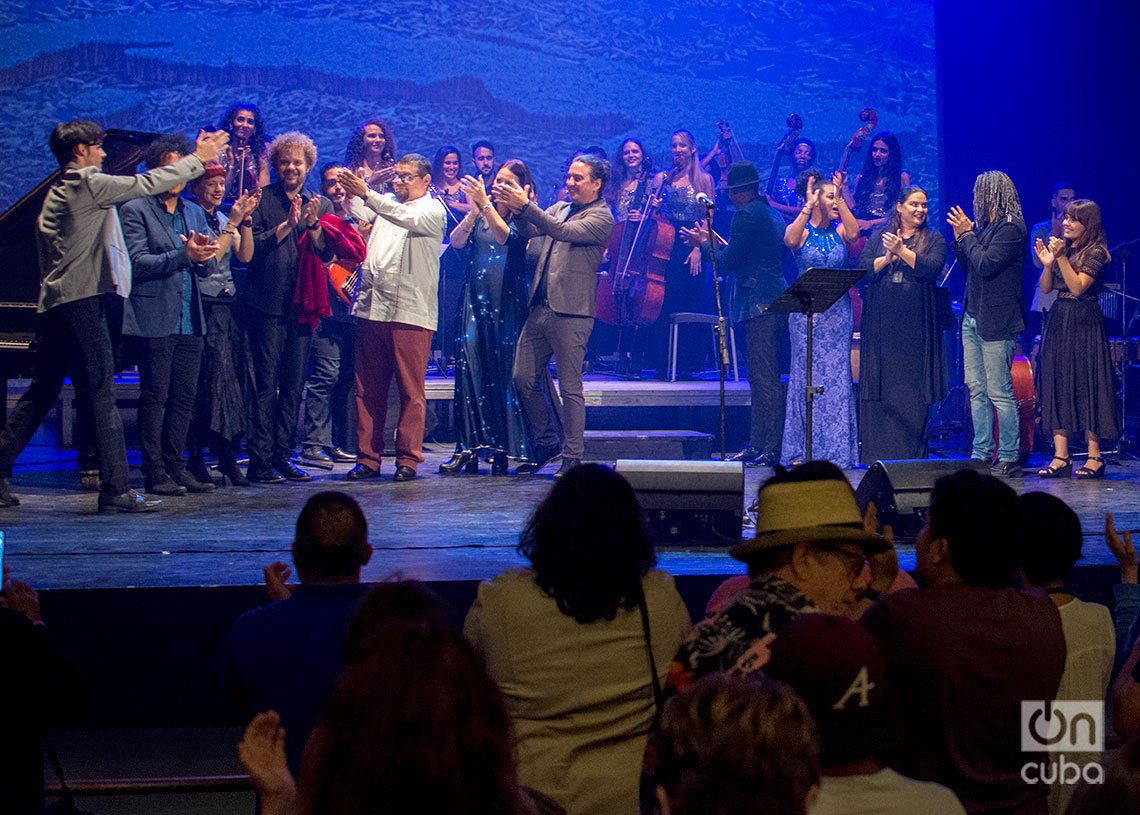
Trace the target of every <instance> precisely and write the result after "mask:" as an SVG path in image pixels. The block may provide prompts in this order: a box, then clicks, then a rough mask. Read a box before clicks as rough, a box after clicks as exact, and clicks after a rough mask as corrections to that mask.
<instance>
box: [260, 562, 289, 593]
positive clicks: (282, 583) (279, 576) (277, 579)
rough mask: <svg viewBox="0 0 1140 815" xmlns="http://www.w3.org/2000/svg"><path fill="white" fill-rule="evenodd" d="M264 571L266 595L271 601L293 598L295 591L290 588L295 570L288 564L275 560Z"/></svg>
mask: <svg viewBox="0 0 1140 815" xmlns="http://www.w3.org/2000/svg"><path fill="white" fill-rule="evenodd" d="M262 571H263V573H264V574H265V593H266V595H268V597H269V599H270V600H288V599H289V598H290V597H292V596H293V590H292V589H291V588H289V586H288V581H289V578H290V577H292V576H293V570H292V569H290V568H289V565H288V564H287V563H282V562H281V561H280V560H275V561H273V562H272V563H270V564H269V565H268V566H266V567H265V568H264V569H263V570H262Z"/></svg>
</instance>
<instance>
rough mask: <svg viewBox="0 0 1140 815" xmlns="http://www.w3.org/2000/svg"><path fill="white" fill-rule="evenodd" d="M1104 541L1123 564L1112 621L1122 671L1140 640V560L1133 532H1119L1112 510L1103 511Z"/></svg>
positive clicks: (1114, 591) (1118, 661)
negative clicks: (1139, 579)
mask: <svg viewBox="0 0 1140 815" xmlns="http://www.w3.org/2000/svg"><path fill="white" fill-rule="evenodd" d="M1104 542H1105V544H1106V545H1107V546H1108V548H1109V550H1110V551H1111V552H1112V554H1113V555H1114V556H1115V557H1116V562H1117V563H1119V564H1120V582H1119V583H1117V584H1116V586H1115V587H1114V589H1113V593H1114V594H1115V599H1116V604H1115V605H1114V606H1113V609H1112V622H1113V625H1114V626H1115V628H1116V667H1115V668H1114V670H1115V671H1116V672H1119V670H1120V666H1121V664H1123V662H1124V660H1126V659H1127V658H1128V655H1129V654H1130V653H1131V652H1132V645H1133V644H1134V643H1135V642H1136V641H1137V639H1140V623H1137V622H1136V620H1137V618H1138V617H1140V583H1138V582H1137V577H1138V573H1140V568H1138V562H1140V557H1137V553H1136V545H1135V544H1133V543H1132V532H1131V531H1130V530H1127V529H1126V530H1124V532H1123V534H1117V532H1116V525H1115V524H1114V523H1113V519H1112V513H1111V512H1106V513H1105V514H1104Z"/></svg>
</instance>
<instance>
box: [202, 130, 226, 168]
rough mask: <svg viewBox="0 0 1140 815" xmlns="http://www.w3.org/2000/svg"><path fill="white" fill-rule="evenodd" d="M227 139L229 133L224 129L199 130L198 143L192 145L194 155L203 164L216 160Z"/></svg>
mask: <svg viewBox="0 0 1140 815" xmlns="http://www.w3.org/2000/svg"><path fill="white" fill-rule="evenodd" d="M229 140H230V134H229V133H227V132H226V131H224V130H211V131H206V130H199V131H198V143H197V145H195V147H194V155H196V156H197V157H198V158H199V160H201V162H202V163H203V164H208V163H210V162H211V161H217V160H218V154H219V153H221V152H222V151H223V150H224V149H225V146H226V144H228V143H229Z"/></svg>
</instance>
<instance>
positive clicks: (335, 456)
mask: <svg viewBox="0 0 1140 815" xmlns="http://www.w3.org/2000/svg"><path fill="white" fill-rule="evenodd" d="M329 457H330V458H331V459H332V460H333V461H335V462H336V463H337V464H355V463H356V453H350V452H348V451H347V450H341V449H340V448H339V447H333V448H332V450H330V451H329Z"/></svg>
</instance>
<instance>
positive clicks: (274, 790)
mask: <svg viewBox="0 0 1140 815" xmlns="http://www.w3.org/2000/svg"><path fill="white" fill-rule="evenodd" d="M238 758H239V759H241V764H242V766H243V767H245V769H246V772H248V773H249V780H250V783H251V784H253V788H254V790H256V792H257V794H258V796H259V797H260V799H261V800H260V803H261V811H262V813H263V815H278V813H286V812H289V811H291V809H292V805H293V801H294V799H295V798H296V795H297V783H296V781H295V780H294V778H293V774H292V773H290V772H289V765H288V764H287V763H286V762H285V729H284V728H283V727H281V717H280V716H278V715H277V713H276V712H274V711H272V710H267V711H265V712H264V713H258V714H257V715H256V716H254V717H253V721H251V722H250V723H249V726H248V727H246V729H245V734H244V735H243V736H242V739H241V741H240V742H238Z"/></svg>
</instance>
